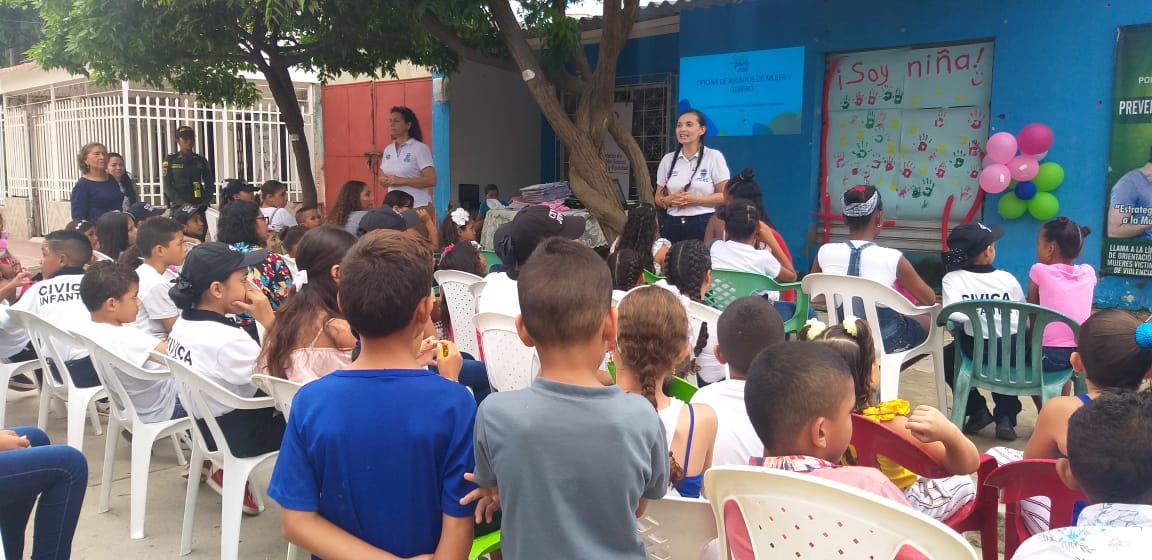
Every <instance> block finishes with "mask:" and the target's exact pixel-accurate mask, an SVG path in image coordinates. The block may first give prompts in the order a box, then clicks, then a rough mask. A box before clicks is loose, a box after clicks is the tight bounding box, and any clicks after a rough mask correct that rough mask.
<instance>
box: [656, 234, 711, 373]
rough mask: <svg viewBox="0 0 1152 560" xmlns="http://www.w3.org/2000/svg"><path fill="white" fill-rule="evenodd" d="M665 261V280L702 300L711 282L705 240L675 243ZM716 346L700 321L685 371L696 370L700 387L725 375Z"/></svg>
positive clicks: (709, 255)
mask: <svg viewBox="0 0 1152 560" xmlns="http://www.w3.org/2000/svg"><path fill="white" fill-rule="evenodd" d="M665 262H666V266H665V272H666V273H667V275H668V284H670V285H671V286H673V287H675V288H676V289H677V290H679V291H680V295H682V296H684V297H686V298H688V299H691V300H692V301H695V302H697V303H701V304H705V303H704V296H705V295H707V294H708V288H709V287H710V286H711V285H712V255H711V253H709V251H708V247H705V246H704V242H703V241H700V240H699V239H693V240H690V241H681V242H679V243H676V244H675V245H673V246H672V248H671V249H669V250H668V258H667V260H666V261H665ZM705 305H707V304H705ZM715 349H716V337H715V336H713V335H712V334H711V333H709V332H708V323H700V332H699V333H697V336H696V346H695V347H694V348H692V356H690V362H691V363H690V364H689V366H688V369H687V371H686V373H695V374H696V375H697V380H698V384H699V385H700V386H701V387H704V386H706V385H708V384H710V383H716V382H717V381H721V380H723V379H724V377H725V367H724V364H722V363H720V361H719V360H717V359H716V350H715Z"/></svg>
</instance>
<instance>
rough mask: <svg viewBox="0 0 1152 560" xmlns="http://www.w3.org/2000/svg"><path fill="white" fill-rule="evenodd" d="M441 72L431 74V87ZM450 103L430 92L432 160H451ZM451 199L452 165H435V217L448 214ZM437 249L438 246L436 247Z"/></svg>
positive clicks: (433, 192) (437, 83) (436, 81)
mask: <svg viewBox="0 0 1152 560" xmlns="http://www.w3.org/2000/svg"><path fill="white" fill-rule="evenodd" d="M443 77H444V75H443V74H433V76H432V78H433V82H432V87H433V88H435V87H436V86H438V85H439V82H438V80H436V78H443ZM451 122H452V119H451V104H450V103H448V102H446V101H436V94H435V93H433V94H432V161H443V162H449V161H452V142H450V138H451V137H450V134H451V126H450V123H451ZM451 200H452V166H451V165H439V166H437V167H436V188H434V189H432V204H433V205H435V207H436V217H437V218H438V219H441V220H442V219H444V216H447V215H448V203H449V202H450V201H451ZM437 249H439V247H437Z"/></svg>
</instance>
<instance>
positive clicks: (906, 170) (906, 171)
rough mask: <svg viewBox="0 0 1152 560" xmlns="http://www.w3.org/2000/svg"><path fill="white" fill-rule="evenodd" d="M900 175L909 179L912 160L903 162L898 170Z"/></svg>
mask: <svg viewBox="0 0 1152 560" xmlns="http://www.w3.org/2000/svg"><path fill="white" fill-rule="evenodd" d="M900 175H901V176H902V177H904V178H905V179H911V178H912V162H910V161H906V162H904V168H903V169H901V170H900Z"/></svg>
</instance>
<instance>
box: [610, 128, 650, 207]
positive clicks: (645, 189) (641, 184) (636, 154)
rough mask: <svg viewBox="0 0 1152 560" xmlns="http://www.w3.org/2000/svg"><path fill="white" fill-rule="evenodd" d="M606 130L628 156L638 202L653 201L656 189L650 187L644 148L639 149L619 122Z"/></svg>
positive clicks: (637, 143) (630, 134) (632, 137)
mask: <svg viewBox="0 0 1152 560" xmlns="http://www.w3.org/2000/svg"><path fill="white" fill-rule="evenodd" d="M608 132H610V133H611V134H612V139H613V140H615V141H616V145H618V146H620V149H622V150H624V155H626V156H628V163H629V164H630V166H631V167H632V177H633V178H634V179H635V180H636V196H637V198H638V199H639V200H640V202H645V203H648V204H651V203H653V202H654V198H653V197H654V194H655V192H656V191H655V190H654V189H653V187H652V176H651V175H649V173H648V159H647V158H645V157H644V150H641V149H640V143H639V142H637V141H636V137H635V136H633V135H632V133H630V132H628V131H627V130H626V129H625V128H624V125H623V124H621V123H619V122H613V123H612V124H611V125H610V126H609V127H608Z"/></svg>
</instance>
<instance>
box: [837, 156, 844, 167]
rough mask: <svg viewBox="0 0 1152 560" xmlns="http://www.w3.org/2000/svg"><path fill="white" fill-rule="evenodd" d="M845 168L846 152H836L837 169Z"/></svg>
mask: <svg viewBox="0 0 1152 560" xmlns="http://www.w3.org/2000/svg"><path fill="white" fill-rule="evenodd" d="M843 168H844V152H836V169H843Z"/></svg>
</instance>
